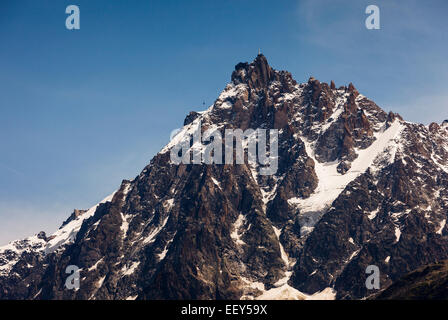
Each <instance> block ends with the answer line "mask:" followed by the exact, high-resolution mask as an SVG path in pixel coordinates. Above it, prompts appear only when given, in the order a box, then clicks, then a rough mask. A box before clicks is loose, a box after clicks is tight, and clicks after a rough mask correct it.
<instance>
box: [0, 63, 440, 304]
mask: <svg viewBox="0 0 448 320" xmlns="http://www.w3.org/2000/svg"><path fill="white" fill-rule="evenodd" d="M199 124H200V125H201V127H200V130H201V132H205V130H207V129H210V128H214V129H216V130H218V131H220V132H222V133H223V132H224V130H225V129H242V130H246V129H257V128H262V129H278V130H279V136H278V170H277V171H276V173H275V174H273V175H262V174H260V169H261V167H262V165H260V164H252V163H248V162H247V161H246V162H245V163H244V164H238V165H237V164H235V163H234V164H219V165H205V164H200V165H198V164H180V165H175V164H173V163H172V162H171V161H170V150H171V148H172V147H173V146H174V145H175V143H176V141H179V139H181V138H182V137H185V136H187V135H189V134H191V133H192V132H193V131H194V130H195V128H197V127H198V126H199ZM447 129H448V125H447V124H446V123H442V124H441V125H431V126H429V127H426V126H423V125H418V124H412V123H408V122H405V121H403V120H402V119H401V117H400V116H399V115H397V114H393V113H389V114H387V113H386V112H384V111H383V110H381V109H380V108H379V107H378V106H377V105H376V104H375V103H374V102H372V101H371V100H369V99H367V98H366V97H364V96H362V95H361V94H360V93H359V92H358V91H357V90H356V89H355V87H354V86H353V84H350V85H349V86H347V87H345V86H343V87H340V88H338V89H336V86H335V84H334V82H332V83H331V84H330V85H328V84H326V83H322V82H320V81H318V80H316V79H314V78H310V80H309V81H308V82H307V83H304V84H298V83H296V81H295V80H294V79H293V78H292V76H291V74H290V73H289V72H286V71H276V70H274V69H273V68H271V67H270V66H269V64H268V62H267V60H266V58H265V57H264V56H263V55H259V56H257V58H256V59H255V60H254V61H253V62H252V63H240V64H238V65H236V67H235V70H234V71H233V73H232V76H231V82H230V83H229V84H228V85H227V86H226V87H225V89H224V90H223V92H222V93H221V94H220V96H219V97H218V99H217V100H216V101H215V103H214V104H213V105H212V106H211V107H210V108H209V109H208V110H206V111H203V112H191V113H190V114H189V115H188V116H187V117H186V119H185V122H184V127H183V129H182V130H181V132H180V133H178V135H176V136H175V137H174V138H173V140H172V141H171V142H170V143H168V145H167V146H166V147H164V148H163V149H162V150H161V151H160V152H159V153H158V154H157V155H156V156H155V157H154V158H153V159H152V160H151V162H150V163H149V164H148V165H147V166H146V167H145V168H144V170H143V171H142V172H141V173H140V174H139V175H138V176H137V177H135V178H134V179H133V180H124V181H123V182H122V184H121V186H120V188H119V189H118V190H117V191H116V192H115V193H114V194H112V195H111V196H109V197H108V198H106V199H105V200H103V201H102V202H101V203H100V204H98V205H96V206H94V207H92V208H91V209H89V210H87V211H84V210H79V211H78V210H75V212H74V213H73V214H72V215H71V216H70V217H69V219H68V220H67V221H65V222H64V224H63V225H62V227H61V229H59V230H58V231H57V232H56V233H55V234H53V235H51V236H45V237H37V236H35V237H30V238H28V239H25V240H22V241H15V242H13V243H11V244H9V245H8V246H5V247H2V248H0V298H3V299H252V298H260V297H261V298H267V299H271V298H294V299H306V298H308V297H309V296H310V295H313V294H315V296H314V298H316V297H317V298H331V297H334V296H335V295H336V296H337V298H341V299H356V298H363V297H366V296H369V295H371V294H372V292H370V291H369V290H367V289H366V288H365V286H364V281H365V276H366V275H365V268H366V267H367V266H368V265H371V264H374V265H377V266H378V267H379V268H380V270H381V285H382V286H387V285H388V284H390V283H392V282H393V281H395V280H397V279H399V278H400V277H401V276H403V275H404V274H405V273H407V272H409V271H411V270H414V269H416V268H417V267H419V266H421V265H423V264H428V263H434V262H438V261H440V260H442V259H448V230H447V228H446V227H445V225H446V218H447V205H448V203H447V201H448V188H447V187H448V176H447V174H448V173H447V172H448V131H447ZM222 136H224V134H222ZM270 143H271V142H270V141H268V149H269V148H270ZM68 265H76V266H78V267H79V268H80V269H81V282H80V283H81V287H80V289H79V290H68V289H67V288H65V280H66V278H67V276H68V275H67V274H66V273H65V269H66V267H67V266H68Z"/></svg>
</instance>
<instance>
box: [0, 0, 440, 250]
mask: <svg viewBox="0 0 448 320" xmlns="http://www.w3.org/2000/svg"><path fill="white" fill-rule="evenodd" d="M70 4H76V5H78V6H79V8H80V11H81V29H80V30H76V31H69V30H67V29H66V28H65V19H66V17H67V15H66V14H65V8H66V7H67V6H68V5H70ZM370 4H375V5H378V6H379V8H380V10H381V30H367V29H366V28H365V26H364V21H365V19H366V17H367V15H366V14H365V13H364V11H365V8H366V7H367V6H368V5H370ZM447 9H448V2H446V0H431V1H414V0H401V1H393V0H387V1H381V0H370V1H363V0H352V1H343V0H340V1H335V0H304V1H263V0H257V1H249V0H239V1H237V0H234V1H213V0H207V1H167V0H164V1H136V0H134V1H132V0H128V1H124V0H114V1H111V0H108V1H102V0H88V1H76V2H75V1H63V0H58V1H55V0H53V1H49V0H48V1H42V0H32V1H22V0H15V1H7V0H3V1H1V2H0V221H1V223H0V244H5V243H7V242H8V241H10V240H13V239H16V238H21V237H25V236H28V235H32V234H34V233H36V232H38V231H40V230H45V231H47V232H53V231H54V230H55V229H57V228H58V226H59V225H60V224H61V222H62V221H63V220H65V218H66V217H67V216H68V215H69V214H70V213H71V212H72V210H73V209H74V208H80V209H84V208H89V207H90V206H92V205H94V204H95V203H97V202H98V201H99V200H101V199H103V198H104V197H105V196H107V195H108V194H110V193H111V192H113V191H114V190H115V189H116V188H117V187H118V186H119V184H120V182H121V180H122V179H125V178H133V177H134V176H136V175H137V174H138V173H139V172H140V170H141V169H142V168H143V167H144V166H145V164H146V163H148V162H149V160H150V159H151V158H152V156H153V155H154V154H155V153H157V152H158V151H159V150H160V148H161V147H162V146H163V145H164V144H165V143H167V142H168V140H169V134H170V132H171V130H173V129H174V128H177V127H180V126H181V124H182V122H183V119H184V117H185V115H186V114H187V113H188V112H189V111H191V110H201V109H203V108H202V102H203V101H205V103H206V104H207V106H208V105H210V104H212V103H213V101H214V100H215V99H216V98H217V96H218V94H219V92H220V91H221V90H222V89H223V88H224V87H225V85H226V83H227V82H228V81H229V79H230V75H231V72H232V70H233V68H234V66H235V64H237V63H238V62H240V61H251V60H252V59H253V58H254V57H255V56H256V54H257V52H258V49H259V48H261V50H262V52H263V53H264V54H265V56H266V57H267V59H268V61H269V62H270V64H271V65H272V66H273V67H274V68H276V69H284V70H288V71H290V72H291V73H292V74H293V76H294V77H295V79H296V80H297V81H299V82H304V81H306V80H307V79H308V78H309V77H310V76H314V77H315V78H317V79H320V80H321V81H325V82H329V81H330V80H332V79H333V80H335V82H336V85H337V86H339V85H343V84H348V83H349V82H353V83H354V84H355V86H356V87H357V88H358V89H359V90H360V92H362V93H363V94H364V95H366V96H368V97H370V98H372V99H373V100H374V101H376V102H377V104H379V105H380V106H381V107H383V108H384V109H385V110H386V111H389V110H393V111H395V112H399V113H400V114H401V115H402V116H403V117H404V118H405V119H407V120H410V121H415V122H423V123H425V124H428V123H429V122H431V121H436V122H441V121H442V120H444V119H446V118H448V112H447V111H448V92H447V90H446V89H445V88H446V85H447V83H448V63H447V61H446V60H447V59H446V55H447V51H448V39H447V38H448V26H447V24H446V13H447Z"/></svg>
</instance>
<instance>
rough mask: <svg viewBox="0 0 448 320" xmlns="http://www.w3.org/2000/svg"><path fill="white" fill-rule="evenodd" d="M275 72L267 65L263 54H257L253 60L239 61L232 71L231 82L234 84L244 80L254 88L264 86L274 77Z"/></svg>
mask: <svg viewBox="0 0 448 320" xmlns="http://www.w3.org/2000/svg"><path fill="white" fill-rule="evenodd" d="M274 76H275V72H274V70H273V69H272V68H271V67H270V66H269V63H268V60H267V59H266V57H265V56H264V55H263V54H261V53H260V54H258V55H257V57H256V58H255V60H254V61H253V62H251V63H250V64H249V63H247V62H240V63H238V64H237V65H236V66H235V71H234V72H233V73H232V82H233V83H235V84H238V83H241V82H244V83H247V84H249V85H250V86H251V87H255V88H266V87H267V86H268V84H269V82H270V81H272V80H273V79H274Z"/></svg>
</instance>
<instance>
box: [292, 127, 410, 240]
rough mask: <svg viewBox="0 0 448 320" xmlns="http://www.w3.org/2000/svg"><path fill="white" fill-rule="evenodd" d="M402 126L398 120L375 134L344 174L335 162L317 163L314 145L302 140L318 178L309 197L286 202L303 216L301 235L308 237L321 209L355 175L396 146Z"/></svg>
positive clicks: (335, 196) (337, 194) (329, 203)
mask: <svg viewBox="0 0 448 320" xmlns="http://www.w3.org/2000/svg"><path fill="white" fill-rule="evenodd" d="M403 128H404V126H403V125H402V124H401V123H400V121H399V120H396V121H394V122H393V124H392V125H391V126H390V127H389V128H387V129H386V130H381V131H380V132H378V133H376V134H375V138H376V140H375V141H374V142H373V143H372V145H371V146H370V147H368V148H367V149H364V150H359V149H358V150H357V154H358V157H357V158H356V159H355V160H354V161H353V162H352V166H351V168H350V170H348V171H347V173H345V174H344V175H341V174H340V173H338V172H337V169H336V168H337V166H338V162H337V161H335V162H327V163H320V162H319V161H317V160H316V157H315V155H314V145H313V144H311V143H309V142H308V141H307V140H306V139H305V138H302V140H303V141H304V143H305V147H306V152H307V154H308V156H310V157H311V158H312V159H313V160H314V164H315V172H316V174H317V177H318V179H319V182H318V186H317V188H316V190H315V191H314V192H313V193H312V194H311V196H310V197H309V198H306V199H300V198H291V199H289V200H288V203H289V204H291V205H294V206H297V207H298V208H299V209H300V211H301V215H303V216H304V218H306V219H304V222H306V225H305V226H303V227H302V229H301V233H302V235H305V234H308V233H309V232H311V231H312V230H313V227H314V225H315V224H316V223H317V221H318V220H319V219H320V217H321V216H322V214H324V212H325V210H326V209H327V208H329V207H330V206H331V204H332V203H333V201H334V200H336V198H337V197H338V196H339V194H340V193H341V192H342V191H343V190H344V189H345V187H346V186H347V185H348V184H349V183H350V182H351V181H353V180H354V179H356V178H357V177H358V176H360V175H361V174H363V173H364V172H366V170H367V169H368V168H369V167H372V165H373V162H374V160H375V158H376V157H378V156H380V155H383V152H384V150H385V149H387V148H389V147H391V146H393V147H396V146H397V142H396V141H395V139H396V138H397V137H398V136H399V134H400V132H401V130H403Z"/></svg>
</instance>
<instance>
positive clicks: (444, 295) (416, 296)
mask: <svg viewBox="0 0 448 320" xmlns="http://www.w3.org/2000/svg"><path fill="white" fill-rule="evenodd" d="M372 298H373V299H380V300H385V299H391V300H428V299H430V300H447V299H448V261H442V262H440V263H436V264H430V265H427V266H423V267H420V268H419V269H417V270H415V271H413V272H410V273H409V274H407V275H405V276H404V277H402V278H401V279H399V280H397V281H396V282H394V283H393V284H392V285H390V286H389V287H388V288H386V289H385V290H383V291H382V292H381V293H380V294H378V295H375V296H374V297H372Z"/></svg>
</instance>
